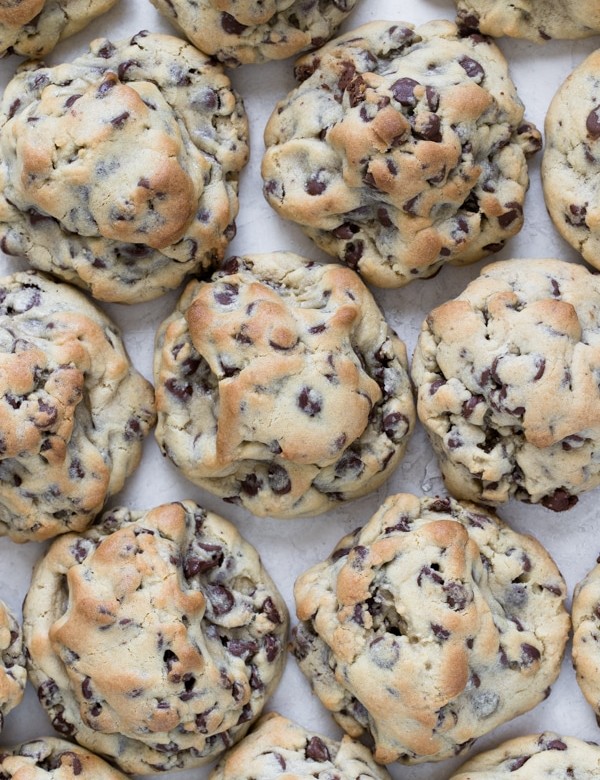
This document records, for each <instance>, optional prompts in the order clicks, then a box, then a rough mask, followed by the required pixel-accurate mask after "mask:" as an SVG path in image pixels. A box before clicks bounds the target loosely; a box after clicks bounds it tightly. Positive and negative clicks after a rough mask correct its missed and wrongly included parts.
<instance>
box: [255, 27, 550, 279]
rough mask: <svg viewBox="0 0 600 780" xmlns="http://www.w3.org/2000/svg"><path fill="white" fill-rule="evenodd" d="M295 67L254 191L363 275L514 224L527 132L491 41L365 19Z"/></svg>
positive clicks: (472, 243) (414, 273) (413, 265)
mask: <svg viewBox="0 0 600 780" xmlns="http://www.w3.org/2000/svg"><path fill="white" fill-rule="evenodd" d="M296 77H297V79H298V80H299V81H300V82H301V84H300V86H299V87H297V88H296V89H295V90H294V91H293V92H291V93H290V94H289V95H288V96H287V97H286V98H284V99H283V100H282V101H280V103H279V104H278V106H277V108H276V109H275V111H274V113H273V114H272V116H271V118H270V120H269V122H268V124H267V128H266V131H265V142H266V146H267V150H266V153H265V156H264V158H263V165H262V174H263V178H264V194H265V197H266V198H267V200H268V202H269V203H270V204H271V206H273V208H274V209H275V210H276V211H277V212H278V213H279V214H280V215H281V216H283V217H285V218H286V219H291V220H293V221H295V222H297V223H298V224H299V225H300V226H301V228H302V229H303V230H304V232H305V233H306V234H307V235H308V236H310V238H312V239H313V240H314V241H315V242H316V243H317V244H318V245H319V246H320V247H321V248H322V249H324V250H325V251H326V252H329V253H330V254H332V255H334V256H337V257H338V258H339V259H340V260H342V261H343V262H345V263H346V264H347V265H349V266H350V267H351V268H354V269H356V270H358V271H359V273H360V274H361V275H362V276H363V277H364V278H365V279H366V280H367V281H368V282H371V283H372V284H376V285H379V286H382V287H400V286H402V285H404V284H407V283H408V282H410V281H411V280H413V279H416V278H418V277H427V276H431V275H432V274H434V273H435V272H436V271H437V270H438V269H439V268H441V267H442V266H443V265H444V264H445V263H452V264H454V265H463V264H466V263H471V262H473V261H475V260H478V259H479V258H481V257H483V256H484V255H486V254H489V253H490V252H496V251H498V250H499V249H501V248H502V246H503V245H504V242H505V241H506V240H507V239H508V238H509V237H510V236H512V235H514V234H515V233H517V232H518V231H519V230H520V228H521V225H522V223H523V200H524V197H525V191H526V189H527V187H528V183H529V179H528V173H527V163H526V157H527V156H528V155H529V154H531V153H533V152H534V151H536V150H537V149H538V148H539V146H540V135H539V133H538V131H537V130H536V129H535V128H534V127H533V126H532V125H531V124H529V123H528V122H526V121H525V120H524V119H523V105H522V103H521V101H520V99H519V98H518V96H517V93H516V90H515V87H514V84H513V83H512V81H511V79H510V77H509V74H508V69H507V64H506V62H505V60H504V57H503V56H502V54H501V53H500V51H499V49H498V48H497V47H496V46H495V45H494V44H493V43H492V42H491V41H490V40H488V39H485V38H482V36H468V37H461V36H460V35H459V34H458V30H457V28H456V26H455V25H454V24H452V23H451V22H442V21H440V22H430V23H428V24H425V25H422V26H421V27H417V28H414V27H413V26H412V25H410V24H405V23H404V22H398V23H391V22H373V23H371V24H367V25H365V26H363V27H360V28H358V29H357V30H354V31H352V32H351V33H348V34H347V35H343V36H341V37H340V38H337V39H336V40H334V41H332V42H331V43H329V44H328V45H326V46H325V47H323V48H322V49H320V50H319V51H318V52H316V53H315V54H312V55H307V56H305V57H303V58H302V59H300V60H299V61H298V63H297V66H296Z"/></svg>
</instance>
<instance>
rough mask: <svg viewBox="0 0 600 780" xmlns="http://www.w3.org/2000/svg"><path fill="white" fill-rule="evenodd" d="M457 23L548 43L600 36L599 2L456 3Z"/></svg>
mask: <svg viewBox="0 0 600 780" xmlns="http://www.w3.org/2000/svg"><path fill="white" fill-rule="evenodd" d="M456 5H457V9H458V23H459V25H460V26H461V27H463V28H465V29H467V30H480V31H481V32H482V33H485V34H486V35H496V36H499V35H510V36H512V37H513V38H529V40H533V41H538V42H542V41H548V40H550V39H551V38H587V37H588V36H590V35H597V34H598V33H599V32H600V2H599V0H513V1H512V2H510V3H509V2H507V0H456Z"/></svg>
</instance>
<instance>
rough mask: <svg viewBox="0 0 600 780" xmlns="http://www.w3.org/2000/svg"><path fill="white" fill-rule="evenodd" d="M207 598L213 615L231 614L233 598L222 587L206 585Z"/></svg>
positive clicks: (229, 592) (228, 591)
mask: <svg viewBox="0 0 600 780" xmlns="http://www.w3.org/2000/svg"><path fill="white" fill-rule="evenodd" d="M206 590H207V596H208V600H209V601H210V604H211V606H212V610H213V612H214V613H215V615H226V614H227V613H228V612H231V610H232V609H233V605H234V604H235V598H234V597H233V594H232V593H231V591H230V590H228V589H227V588H226V587H225V586H224V585H207V586H206Z"/></svg>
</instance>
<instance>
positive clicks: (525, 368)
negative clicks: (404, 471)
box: [412, 260, 600, 511]
mask: <svg viewBox="0 0 600 780" xmlns="http://www.w3.org/2000/svg"><path fill="white" fill-rule="evenodd" d="M412 377H413V380H414V382H415V384H416V386H417V391H418V401H417V412H418V415H419V418H420V420H421V421H422V422H423V424H424V426H425V428H426V430H427V433H428V435H429V438H430V440H431V443H432V444H433V447H434V449H435V451H436V453H437V455H438V458H439V461H440V466H441V469H442V473H443V475H444V479H445V482H446V485H447V487H448V489H449V490H450V492H451V493H453V494H454V495H455V496H457V497H458V498H467V499H470V500H473V501H480V502H484V503H488V504H492V505H494V504H500V503H503V502H505V501H508V500H509V499H510V498H517V499H520V500H522V501H527V502H531V503H541V504H543V505H544V506H546V507H547V508H549V509H553V510H555V511H562V510H566V509H570V508H571V507H572V506H574V504H575V503H576V502H577V495H578V494H579V493H581V492H583V491H584V490H589V489H591V488H593V487H595V486H597V485H598V484H600V464H599V454H600V384H599V380H600V282H599V281H598V277H597V276H594V275H592V274H591V273H589V271H587V269H586V268H584V267H583V266H582V265H576V264H574V263H567V262H564V261H561V260H505V261H502V262H498V263H494V264H492V265H490V266H487V267H486V268H484V269H483V271H482V272H481V275H480V276H479V278H477V279H475V280H474V281H473V282H471V283H470V284H469V285H468V286H467V287H466V289H465V290H464V292H463V293H461V295H459V296H458V297H457V298H455V299H453V300H451V301H448V302H447V303H444V304H442V305H441V306H439V307H437V308H436V309H434V310H433V312H431V314H429V316H428V317H427V319H426V320H425V322H424V323H423V326H422V329H421V334H420V336H419V339H418V341H417V346H416V349H415V353H414V356H413V362H412Z"/></svg>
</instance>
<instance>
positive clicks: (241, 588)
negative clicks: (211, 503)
mask: <svg viewBox="0 0 600 780" xmlns="http://www.w3.org/2000/svg"><path fill="white" fill-rule="evenodd" d="M23 615H24V636H25V644H26V647H27V650H28V652H29V658H30V660H29V674H30V678H31V680H32V682H33V684H34V685H35V686H36V688H37V693H38V697H39V699H40V702H41V703H42V705H43V706H44V707H45V709H47V710H48V713H49V715H50V718H51V719H52V725H53V726H54V728H55V729H56V730H57V731H59V732H60V733H61V734H63V735H64V736H66V737H71V738H73V739H75V740H76V741H77V742H79V743H80V744H81V745H83V746H84V747H86V748H89V749H90V750H93V751H94V752H97V753H99V754H100V755H103V756H106V757H108V758H109V759H110V760H111V761H113V762H115V763H116V764H117V765H118V766H120V767H121V768H122V769H123V770H124V771H126V772H131V773H136V774H148V773H152V772H157V771H163V770H169V771H170V770H176V769H184V768H190V767H194V766H199V765H200V764H204V763H206V762H208V761H211V760H213V759H214V758H215V757H216V756H217V754H219V753H221V752H222V751H223V750H225V748H227V747H230V746H231V745H232V744H233V743H234V742H236V741H238V740H239V739H241V738H242V737H243V736H244V734H245V733H246V732H247V730H248V728H249V727H250V725H251V723H252V722H253V721H254V720H255V719H256V718H257V717H258V715H259V713H260V711H261V710H262V707H263V705H264V703H265V700H266V699H267V697H268V696H269V695H270V693H271V692H272V690H273V689H274V687H275V685H276V684H277V682H278V680H279V677H280V675H281V672H282V669H283V665H284V661H285V643H286V634H287V626H288V616H287V610H286V607H285V603H284V602H283V600H282V598H281V596H280V595H279V593H278V591H277V589H276V587H275V585H274V584H273V582H272V581H271V579H270V577H269V576H268V574H267V573H266V572H265V570H264V569H263V567H262V564H261V562H260V558H259V556H258V553H257V552H256V550H255V549H254V548H253V547H252V546H251V545H249V544H248V543H247V542H246V541H245V540H244V539H242V537H241V536H240V535H239V534H238V533H237V531H236V530H235V528H234V526H233V525H232V524H231V523H228V522H227V521H226V520H224V519H223V518H221V517H218V516H217V515H214V514H212V513H211V512H207V511H205V510H203V509H202V508H201V507H199V506H198V505H197V504H195V503H193V502H192V501H183V502H181V503H173V504H165V505H163V506H159V507H157V508H155V509H152V510H149V511H147V512H143V511H130V510H129V509H125V508H122V509H116V510H114V511H112V512H108V513H106V514H105V515H104V516H103V517H102V519H101V520H100V522H99V523H96V524H94V525H93V526H92V527H91V528H90V529H89V530H88V531H86V532H85V533H83V534H79V535H77V534H69V535H67V536H63V537H60V539H58V540H56V541H55V542H54V544H53V545H52V546H51V547H50V550H49V551H48V553H47V554H46V555H45V556H44V557H43V558H42V559H41V560H40V561H39V563H38V565H37V566H36V569H35V571H34V574H33V578H32V584H31V588H30V591H29V594H28V595H27V598H26V600H25V604H24V609H23Z"/></svg>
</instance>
